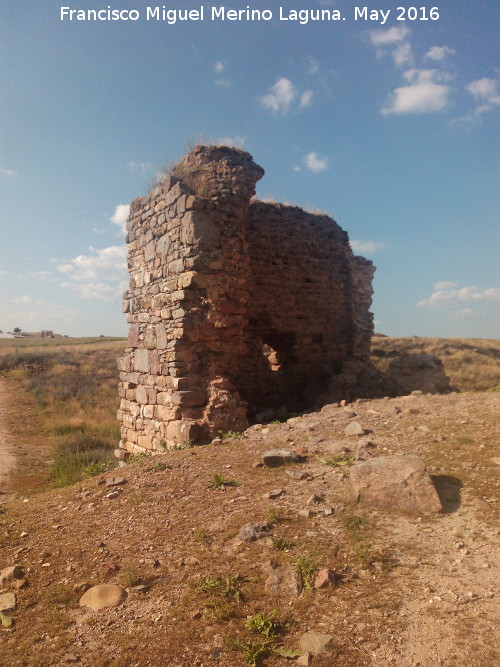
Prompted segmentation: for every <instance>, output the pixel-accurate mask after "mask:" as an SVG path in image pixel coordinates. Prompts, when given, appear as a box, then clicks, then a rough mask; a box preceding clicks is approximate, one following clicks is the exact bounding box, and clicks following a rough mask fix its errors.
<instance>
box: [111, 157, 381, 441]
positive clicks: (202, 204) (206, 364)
mask: <svg viewBox="0 0 500 667" xmlns="http://www.w3.org/2000/svg"><path fill="white" fill-rule="evenodd" d="M172 171H173V176H169V177H167V178H165V180H164V181H163V182H162V183H161V184H159V185H158V186H156V187H155V188H154V189H153V191H152V192H151V193H150V194H149V195H148V196H146V197H139V198H138V199H136V200H134V202H132V205H131V210H130V217H129V221H128V223H127V231H128V235H127V243H128V258H129V260H128V261H129V271H130V289H129V291H128V292H127V293H126V294H125V298H124V311H125V312H126V313H127V318H128V321H129V322H130V325H131V326H130V332H129V347H128V348H127V350H126V352H125V355H124V356H123V357H122V358H121V359H120V362H119V364H120V371H121V373H120V380H121V382H120V395H121V399H122V400H121V406H120V410H119V413H118V418H119V420H120V422H121V426H122V443H121V444H122V447H124V448H125V449H127V450H128V451H130V452H139V451H144V450H153V449H162V448H164V447H173V446H175V445H178V444H180V443H182V442H187V441H193V442H196V441H204V440H207V439H209V438H210V437H213V436H214V435H216V434H217V433H218V432H219V431H228V430H241V429H243V428H245V426H246V425H247V424H248V419H249V418H252V417H253V416H254V415H255V414H256V413H257V412H259V411H260V410H262V409H265V408H267V407H281V406H284V408H286V409H288V410H299V409H303V408H305V407H307V401H308V400H310V394H309V393H308V391H309V389H310V387H311V386H314V383H315V381H317V378H318V376H320V375H321V374H323V376H325V377H326V376H328V377H331V374H332V373H334V372H340V371H341V370H342V369H343V367H344V366H345V364H346V363H348V362H350V361H352V360H353V359H361V360H363V359H366V358H367V356H368V353H369V344H370V337H371V333H372V318H371V314H370V313H369V311H368V309H369V306H370V303H371V294H372V290H371V278H372V275H373V271H374V269H373V267H372V265H371V262H368V261H367V260H365V259H363V258H359V257H355V256H354V255H353V253H352V251H351V249H350V247H349V244H348V239H347V235H346V234H345V232H343V231H342V230H341V229H340V227H339V226H338V225H337V224H336V223H335V222H334V221H333V220H331V219H330V218H328V217H327V216H319V215H312V214H308V213H306V212H304V211H302V210H301V209H298V208H295V207H288V206H282V205H272V204H264V203H262V202H257V201H252V202H251V203H250V200H251V198H252V196H253V194H254V193H255V183H256V182H257V180H259V179H260V178H261V177H262V176H263V173H264V172H263V170H262V169H261V168H260V167H259V166H258V165H256V164H255V163H254V162H253V161H252V158H251V156H250V155H249V154H248V153H245V152H243V151H241V150H238V149H231V148H227V147H203V146H199V147H197V148H195V149H194V150H193V151H192V152H191V153H189V154H188V155H187V156H186V157H185V158H184V159H183V160H182V161H181V162H180V163H179V164H178V165H176V166H175V167H174V168H173V170H172ZM325 374H326V375H325Z"/></svg>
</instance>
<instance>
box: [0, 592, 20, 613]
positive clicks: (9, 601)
mask: <svg viewBox="0 0 500 667" xmlns="http://www.w3.org/2000/svg"><path fill="white" fill-rule="evenodd" d="M16 605H17V600H16V596H15V595H14V593H4V594H3V595H0V611H11V610H12V609H15V608H16Z"/></svg>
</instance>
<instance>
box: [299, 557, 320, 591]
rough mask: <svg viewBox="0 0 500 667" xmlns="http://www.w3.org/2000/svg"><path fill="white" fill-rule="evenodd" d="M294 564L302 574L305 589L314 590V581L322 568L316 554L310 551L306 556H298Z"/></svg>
mask: <svg viewBox="0 0 500 667" xmlns="http://www.w3.org/2000/svg"><path fill="white" fill-rule="evenodd" d="M293 564H294V567H295V569H296V570H297V572H298V573H299V574H300V577H301V579H302V583H303V584H304V588H306V589H308V590H311V589H312V588H314V581H315V579H316V575H317V573H318V570H319V568H320V564H319V562H318V560H317V559H316V554H315V552H314V551H309V552H308V553H307V554H305V555H304V556H297V558H296V559H295V561H294V563H293Z"/></svg>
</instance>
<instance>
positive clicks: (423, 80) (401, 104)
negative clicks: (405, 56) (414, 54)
mask: <svg viewBox="0 0 500 667" xmlns="http://www.w3.org/2000/svg"><path fill="white" fill-rule="evenodd" d="M404 78H405V80H406V81H408V83H409V85H407V86H401V87H400V88H396V89H395V90H394V92H393V93H392V94H391V95H390V96H389V98H388V100H387V102H386V104H385V106H384V107H383V108H382V113H383V114H384V115H385V116H387V115H389V114H405V113H430V112H433V111H442V110H443V109H445V108H446V107H447V106H448V103H449V95H450V91H451V88H450V86H448V85H446V84H443V83H441V82H442V81H444V80H447V79H448V78H449V77H448V75H446V74H445V73H444V72H438V71H437V70H434V69H411V70H408V71H407V72H405V73H404Z"/></svg>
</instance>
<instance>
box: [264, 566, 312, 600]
mask: <svg viewBox="0 0 500 667" xmlns="http://www.w3.org/2000/svg"><path fill="white" fill-rule="evenodd" d="M264 588H265V589H266V591H267V592H268V593H271V595H280V596H284V597H298V596H299V595H300V594H301V593H302V589H303V584H302V579H301V577H300V574H299V573H298V572H297V570H296V569H295V568H293V567H290V566H285V567H277V568H276V569H274V570H272V571H271V573H270V575H269V577H268V578H267V579H266V582H265V584H264Z"/></svg>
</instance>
